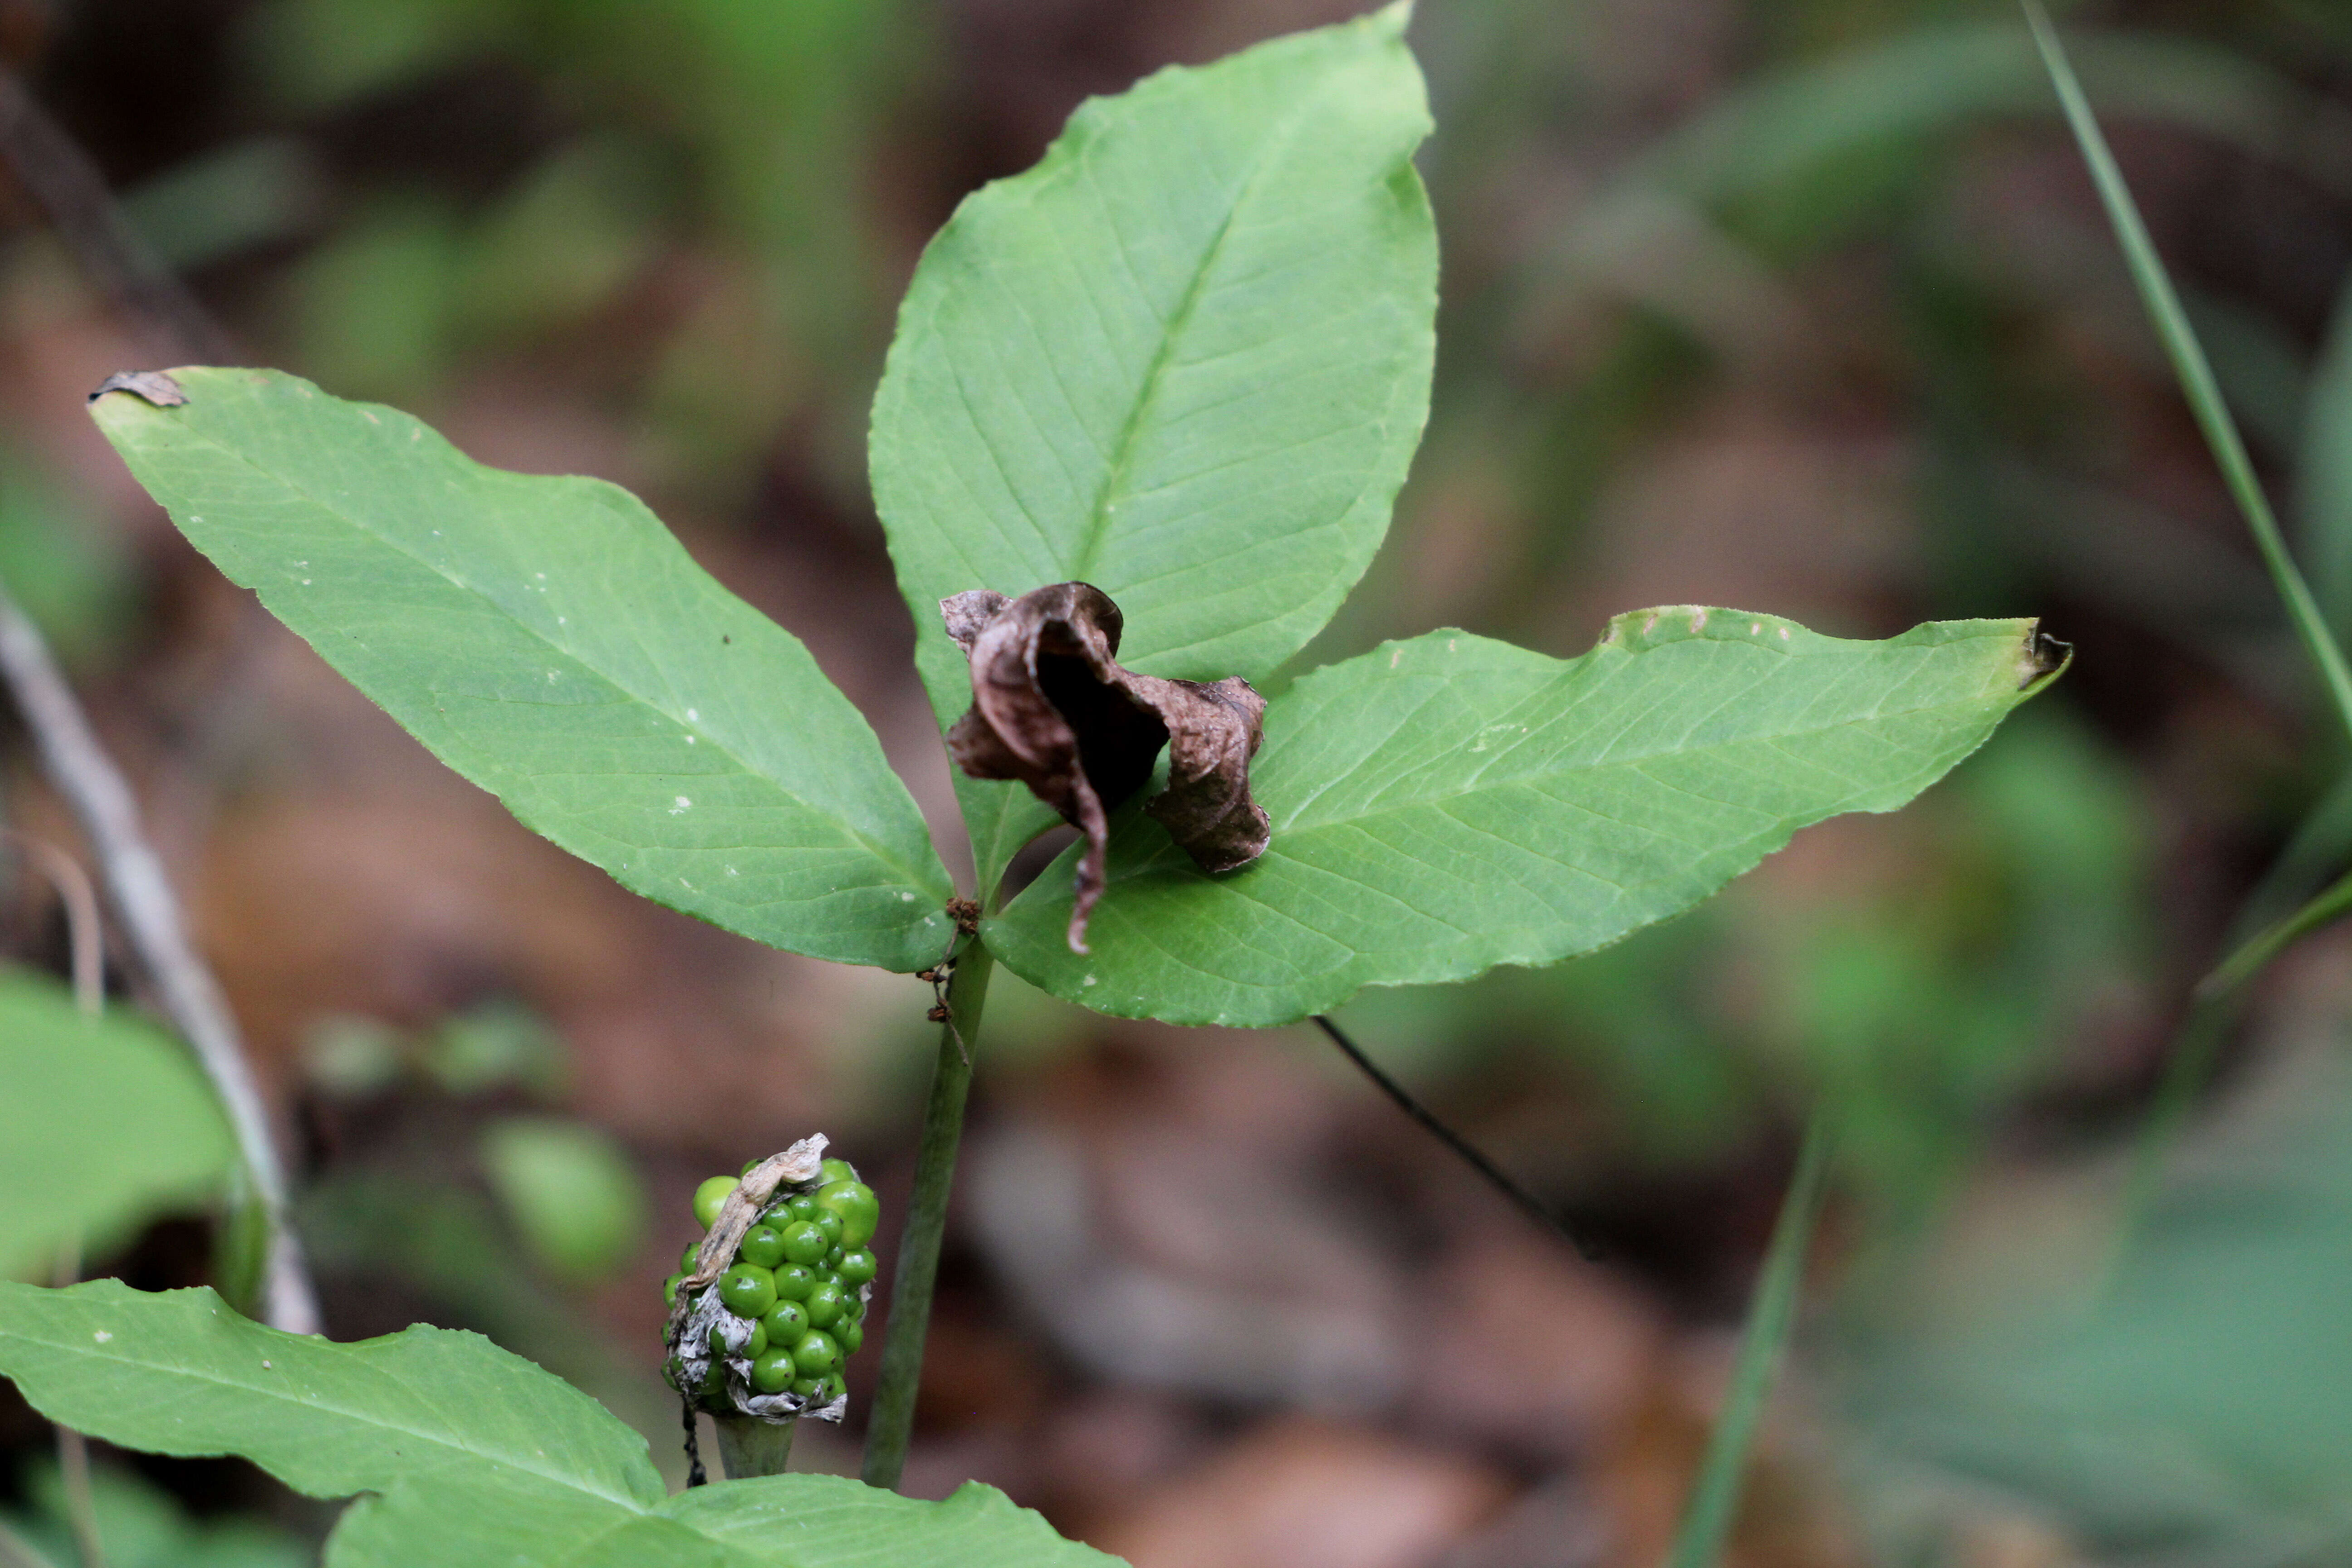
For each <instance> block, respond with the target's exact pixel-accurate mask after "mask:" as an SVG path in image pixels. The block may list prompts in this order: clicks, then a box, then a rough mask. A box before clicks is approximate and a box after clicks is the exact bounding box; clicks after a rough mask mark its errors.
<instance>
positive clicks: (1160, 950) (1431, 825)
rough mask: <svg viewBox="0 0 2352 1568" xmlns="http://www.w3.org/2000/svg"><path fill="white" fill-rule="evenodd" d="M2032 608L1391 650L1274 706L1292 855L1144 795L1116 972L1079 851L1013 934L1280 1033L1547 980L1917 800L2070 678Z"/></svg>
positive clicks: (1104, 995) (1127, 844)
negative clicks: (1414, 1002) (1452, 992)
mask: <svg viewBox="0 0 2352 1568" xmlns="http://www.w3.org/2000/svg"><path fill="white" fill-rule="evenodd" d="M2052 647H2053V645H2050V644H2048V643H2047V642H2046V640H2045V639H2042V638H2040V637H2038V636H2037V634H2036V632H2035V630H2034V627H2033V623H2032V622H2030V621H1950V622H1937V623H1934V624H1931V625H1927V626H1918V627H1916V628H1914V629H1913V630H1911V631H1909V632H1906V633H1905V634H1904V635H1903V636H1901V637H1893V638H1890V639H1888V640H1886V641H1885V642H1855V641H1847V640H1844V639H1842V638H1837V637H1821V636H1818V635H1816V634H1814V633H1812V632H1809V631H1807V630H1805V629H1804V628H1803V627H1801V626H1794V625H1792V624H1790V622H1787V621H1783V620H1777V619H1774V618H1773V617H1771V616H1757V615H1749V614H1746V613H1744V612H1741V611H1737V610H1710V609H1700V608H1696V607H1693V606H1689V605H1682V606H1676V607H1674V608H1670V609H1661V610H1644V611H1637V612H1635V613H1633V614H1632V615H1628V616H1619V617H1618V618H1617V619H1616V620H1614V621H1612V623H1611V624H1610V626H1609V630H1608V633H1607V635H1606V636H1604V637H1602V638H1601V643H1600V645H1599V646H1598V647H1595V648H1593V649H1592V650H1591V652H1589V653H1587V654H1585V655H1584V656H1583V657H1582V658H1576V659H1571V660H1568V661H1565V662H1563V661H1561V660H1559V659H1553V658H1546V657H1544V656H1543V655H1541V654H1536V653H1530V652H1528V651H1526V650H1525V649H1522V648H1517V647H1510V646H1509V645H1507V644H1505V643H1498V642H1490V641H1488V640H1487V639H1486V638H1484V637H1472V636H1470V635H1468V634H1467V633H1462V632H1435V633H1432V634H1431V635H1429V636H1427V637H1417V638H1415V639H1413V640H1412V641H1410V642H1400V643H1391V644H1388V645H1387V646H1385V647H1381V648H1378V649H1376V650H1374V651H1373V652H1371V653H1370V654H1367V655H1365V656H1363V657H1362V658H1354V659H1349V660H1348V661H1347V662H1345V663H1343V664H1339V665H1334V666H1332V667H1330V668H1326V669H1322V670H1318V671H1317V672H1316V673H1314V674H1313V675H1310V676H1307V677H1306V678H1305V679H1301V680H1300V681H1299V682H1298V683H1297V685H1296V686H1294V687H1292V688H1291V689H1290V690H1289V691H1287V692H1286V693H1284V694H1283V695H1282V696H1280V697H1278V698H1276V699H1275V700H1274V701H1273V702H1272V703H1271V704H1269V705H1268V707H1267V709H1266V714H1265V737H1266V738H1265V749H1264V750H1263V751H1261V752H1259V753H1258V757H1257V761H1256V763H1255V767H1254V768H1253V770H1252V773H1251V787H1252V789H1253V791H1254V793H1255V795H1256V797H1257V800H1258V802H1259V804H1261V805H1264V806H1265V809H1266V811H1267V812H1268V814H1269V815H1270V816H1271V817H1272V819H1273V829H1274V832H1273V844H1272V846H1271V847H1269V848H1268V849H1267V850H1266V852H1265V855H1263V856H1262V857H1260V858H1258V859H1257V860H1256V861H1255V862H1254V863H1252V864H1251V865H1249V866H1248V867H1245V868H1243V869H1241V870H1239V871H1235V872H1233V873H1231V874H1229V875H1227V876H1224V877H1211V876H1208V875H1206V874H1204V873H1202V871H1200V870H1199V869H1198V868H1195V867H1194V866H1193V865H1192V860H1191V858H1190V857H1188V856H1187V855H1185V854H1184V853H1183V852H1182V851H1181V849H1178V848H1177V847H1175V846H1174V845H1173V844H1172V843H1171V842H1170V840H1169V838H1168V836H1167V834H1166V833H1165V832H1164V831H1163V830H1161V829H1160V826H1158V825H1157V824H1156V823H1153V822H1151V821H1150V820H1149V819H1148V818H1145V817H1143V816H1141V815H1140V814H1139V813H1138V812H1137V811H1135V810H1134V808H1133V807H1132V806H1131V805H1130V806H1129V808H1128V810H1127V811H1125V812H1124V813H1121V814H1119V815H1118V816H1116V817H1115V818H1114V826H1113V830H1112V835H1111V847H1110V871H1109V877H1108V885H1107V887H1106V888H1105V889H1104V892H1103V895H1102V900H1101V902H1100V903H1099V904H1097V906H1096V908H1095V911H1094V921H1093V925H1092V927H1091V930H1090V933H1089V942H1090V944H1091V946H1092V947H1093V950H1094V951H1093V952H1092V954H1091V956H1081V955H1079V954H1076V953H1074V952H1071V951H1070V948H1069V945H1068V943H1067V942H1066V941H1065V940H1064V937H1063V928H1064V926H1065V924H1066V921H1067V919H1068V914H1069V905H1070V886H1071V873H1070V868H1069V864H1068V861H1069V857H1067V856H1065V857H1064V858H1063V859H1062V860H1060V861H1057V862H1056V863H1055V865H1054V866H1053V867H1052V868H1048V869H1047V871H1046V872H1045V874H1044V875H1043V876H1042V877H1040V878H1039V879H1038V880H1037V881H1036V882H1035V883H1034V884H1033V885H1032V886H1031V887H1030V888H1029V889H1028V890H1027V891H1026V892H1024V893H1023V894H1022V895H1021V897H1020V898H1018V899H1016V900H1013V903H1012V904H1011V905H1010V906H1008V907H1007V909H1006V910H1005V911H1004V913H1003V916H1002V917H1001V918H999V919H996V920H993V921H989V922H988V923H987V924H986V925H985V926H984V927H983V928H982V930H983V934H984V936H985V938H986V940H987V942H988V944H989V946H990V947H991V948H992V949H993V950H994V951H995V952H996V953H997V954H998V956H999V957H1001V958H1003V961H1004V962H1005V963H1006V964H1007V965H1009V966H1010V967H1011V968H1012V969H1013V972H1014V973H1018V974H1019V975H1021V976H1022V977H1023V978H1024V979H1025V980H1028V981H1030V982H1032V983H1033V984H1036V985H1038V986H1040V987H1042V988H1044V989H1045V990H1047V991H1050V992H1052V993H1054V994H1055V995H1057V996H1061V997H1064V998H1066V999H1067V1000H1069V1001H1072V1002H1077V1003H1080V1004H1083V1005H1086V1006H1088V1007H1093V1008H1096V1009H1097V1010H1099V1011H1102V1012H1106V1013H1114V1014H1118V1015H1119V1016H1128V1017H1154V1018H1163V1019H1166V1020H1168V1021H1170V1022H1171V1023H1180V1024H1234V1025H1261V1026H1263V1025H1274V1024H1285V1023H1290V1022H1293V1021H1295V1020H1297V1019H1299V1018H1303V1017H1306V1016H1309V1015H1311V1014H1315V1013H1319V1012H1325V1011H1328V1010H1329V1009H1330V1008H1333V1007H1336V1006H1338V1005H1339V1004H1340V1003H1342V1002H1344V1001H1346V1000H1347V999H1348V998H1349V996H1351V995H1353V994H1355V993H1356V991H1357V990H1359V989H1360V987H1363V986H1366V985H1410V984H1426V983H1430V982H1433V981H1447V980H1464V979H1467V978H1469V977H1470V976H1472V975H1474V974H1477V973H1481V972H1483V971H1485V970H1487V969H1490V968H1492V967H1494V966H1495V965H1496V964H1501V963H1526V964H1534V963H1550V962H1552V961H1553V960H1556V959H1560V958H1566V957H1569V956H1570V955H1571V954H1574V953H1579V952H1590V951H1591V950H1592V949H1594V948H1597V947H1601V946H1604V945H1606V944H1607V943H1609V942H1614V941H1616V940H1617V939H1618V938H1620V937H1622V936H1623V935H1625V934H1626V933H1627V932H1628V931H1633V930H1636V929H1637V928H1639V927H1641V926H1644V925H1647V924H1650V923H1651V922H1653V921H1660V920H1664V919H1665V918H1666V917H1667V916H1669V915H1673V914H1677V913H1680V912H1681V911H1682V910H1686V909H1688V908H1690V907H1691V906H1692V905H1693V904H1696V903H1697V902H1699V901H1700V900H1703V899H1705V898H1706V897H1707V896H1709V895H1710V894H1712V893H1714V892H1715V891H1716V890H1717V889H1719V888H1721V887H1722V886H1723V885H1724V884H1725V883H1726V882H1727V881H1729V880H1730V879H1732V878H1734V877H1736V876H1738V874H1739V873H1741V872H1742V871H1745V870H1747V869H1748V868H1750V867H1752V866H1754V865H1755V864H1756V863H1757V862H1758V861H1759V860H1760V859H1762V858H1764V857H1765V856H1766V855H1769V854H1770V853H1771V852H1772V851H1773V850H1775V849H1778V848H1780V847H1781V846H1782V845H1783V844H1785V843H1787V842H1788V840H1789V836H1790V834H1791V833H1793V832H1795V831H1796V830H1797V829H1798V828H1800V827H1802V826H1806V825H1808V824H1810V823H1814V822H1819V821H1820V820H1822V818H1823V817H1827V816H1836V815H1837V814H1838V813H1840V812H1847V811H1891V810H1893V809H1895V807H1897V806H1899V805H1903V804H1904V803H1905V802H1906V801H1908V800H1909V799H1911V797H1912V796H1914V795H1917V794H1918V793H1919V792H1920V791H1921V790H1923V789H1925V788H1927V785H1929V784H1933V783H1934V782H1935V781H1936V780H1937V779H1938V778H1940V777H1941V776H1942V775H1943V774H1944V773H1945V772H1946V771H1947V770H1948V769H1949V768H1950V767H1951V766H1952V765H1953V764H1954V763H1958V761H1959V760H1960V759H1961V758H1963V757H1965V756H1967V755H1968V754H1969V752H1972V751H1974V750H1975V749H1976V748H1977V747H1978V746H1979V744H1981V743H1982V742H1983V741H1984V740H1985V738H1986V737H1987V736H1988V735H1990V733H1991V732H1992V730H1993V726H1994V725H1996V724H1998V723H1999V722H2000V718H2001V716H2002V715H2003V714H2005V713H2007V712H2008V711H2009V710H2011V708H2014V707H2015V706H2017V704H2018V703H2020V702H2021V701H2023V700H2025V699H2026V698H2027V697H2028V696H2030V695H2032V693H2033V692H2034V691H2035V690H2038V689H2040V688H2041V686H2042V685H2043V684H2044V683H2046V680H2047V679H2048V678H2049V676H2050V675H2051V674H2052V673H2053V672H2054V669H2055V668H2056V659H2055V656H2054V654H2053V652H2052V651H2051V648H2052Z"/></svg>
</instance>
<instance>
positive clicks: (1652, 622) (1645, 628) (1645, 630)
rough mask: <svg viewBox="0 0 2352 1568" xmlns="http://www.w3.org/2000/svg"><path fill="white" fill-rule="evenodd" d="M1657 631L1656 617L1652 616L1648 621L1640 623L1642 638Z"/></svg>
mask: <svg viewBox="0 0 2352 1568" xmlns="http://www.w3.org/2000/svg"><path fill="white" fill-rule="evenodd" d="M1657 629H1658V617H1657V616H1651V617H1650V618H1649V619H1648V620H1646V621H1643V623H1642V635H1643V637H1648V636H1649V635H1650V634H1651V633H1652V632H1654V631H1656V630H1657Z"/></svg>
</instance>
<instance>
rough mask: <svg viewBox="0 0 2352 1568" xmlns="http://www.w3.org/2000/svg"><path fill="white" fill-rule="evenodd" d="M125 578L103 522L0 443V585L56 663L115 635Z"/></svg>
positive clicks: (125, 566) (126, 593) (126, 590)
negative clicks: (45, 643) (21, 608)
mask: <svg viewBox="0 0 2352 1568" xmlns="http://www.w3.org/2000/svg"><path fill="white" fill-rule="evenodd" d="M129 575H130V567H129V563H128V562H127V561H126V560H124V558H123V555H122V552H121V549H120V548H119V547H118V546H117V545H116V543H115V542H114V539H113V536H112V535H111V534H110V532H109V531H107V530H106V528H105V525H104V524H103V522H102V521H100V519H99V518H98V517H96V516H95V515H93V514H92V513H91V512H90V511H89V510H88V509H87V508H86V507H84V506H83V505H81V504H80V503H79V501H78V500H76V499H75V498H74V497H73V496H72V495H70V494H69V493H68V491H67V490H66V489H64V488H63V487H61V486H59V485H58V484H57V483H56V482H55V481H53V480H52V479H50V478H49V477H48V475H47V474H46V473H44V472H43V471H42V469H41V468H40V466H39V465H38V464H37V463H36V462H35V461H34V460H33V459H32V458H30V457H29V456H28V455H27V454H26V453H23V452H19V451H16V450H14V449H12V448H11V447H9V446H8V445H7V444H5V442H0V583H5V584H6V585H7V589H8V592H9V594H10V595H12V596H13V597H14V598H15V599H16V602H17V603H18V604H19V605H23V606H24V609H25V613H26V615H28V616H32V618H33V622H34V624H35V625H36V626H39V627H40V628H41V633H42V635H43V636H44V637H47V638H48V639H49V642H50V645H51V646H52V647H55V648H57V650H58V654H59V656H60V657H62V658H66V659H68V660H73V659H79V658H89V656H91V655H92V654H94V653H97V652H98V651H99V650H100V648H101V647H102V646H103V645H104V644H105V643H106V641H107V640H108V639H109V638H110V637H111V636H112V635H113V634H114V633H115V632H116V631H117V630H118V629H119V628H120V626H121V622H122V619H123V616H124V613H125V611H126V609H127V608H128V602H129V599H130V582H129Z"/></svg>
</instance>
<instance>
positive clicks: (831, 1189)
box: [816, 1182, 882, 1247]
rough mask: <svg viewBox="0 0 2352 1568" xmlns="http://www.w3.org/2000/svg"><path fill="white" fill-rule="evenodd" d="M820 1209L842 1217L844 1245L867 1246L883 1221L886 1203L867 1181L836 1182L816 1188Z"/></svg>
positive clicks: (842, 1242)
mask: <svg viewBox="0 0 2352 1568" xmlns="http://www.w3.org/2000/svg"><path fill="white" fill-rule="evenodd" d="M816 1201H817V1206H818V1207H819V1208H822V1209H824V1210H825V1211H827V1212H828V1213H831V1214H837V1215H840V1216H841V1244H842V1245H843V1246H844V1247H863V1246H865V1245H866V1243H867V1242H868V1241H871V1240H872V1239H873V1238H874V1230H875V1227H876V1226H878V1225H880V1224H881V1223H882V1203H881V1200H880V1199H878V1198H877V1197H876V1196H875V1195H874V1189H873V1188H872V1187H869V1186H867V1185H866V1184H865V1183H863V1182H833V1183H829V1184H826V1185H824V1186H822V1187H819V1188H818V1189H817V1191H816Z"/></svg>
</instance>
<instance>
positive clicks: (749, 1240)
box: [737, 1225, 784, 1268]
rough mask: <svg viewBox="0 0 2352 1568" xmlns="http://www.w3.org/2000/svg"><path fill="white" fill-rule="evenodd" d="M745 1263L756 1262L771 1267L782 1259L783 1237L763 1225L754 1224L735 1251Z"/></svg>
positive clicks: (763, 1266) (764, 1266) (762, 1266)
mask: <svg viewBox="0 0 2352 1568" xmlns="http://www.w3.org/2000/svg"><path fill="white" fill-rule="evenodd" d="M737 1256H738V1257H740V1258H742V1259H743V1261H744V1262H746V1263H756V1264H758V1265H759V1266H760V1267H761V1268H774V1267H776V1265H778V1264H779V1263H782V1261H783V1260H784V1238H783V1237H782V1235H781V1234H779V1233H778V1232H776V1231H774V1230H772V1229H771V1228H770V1227H768V1226H764V1225H755V1226H752V1227H751V1234H750V1235H748V1236H746V1237H744V1238H743V1246H742V1247H741V1248H740V1251H739V1252H738V1253H737Z"/></svg>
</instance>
